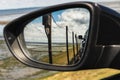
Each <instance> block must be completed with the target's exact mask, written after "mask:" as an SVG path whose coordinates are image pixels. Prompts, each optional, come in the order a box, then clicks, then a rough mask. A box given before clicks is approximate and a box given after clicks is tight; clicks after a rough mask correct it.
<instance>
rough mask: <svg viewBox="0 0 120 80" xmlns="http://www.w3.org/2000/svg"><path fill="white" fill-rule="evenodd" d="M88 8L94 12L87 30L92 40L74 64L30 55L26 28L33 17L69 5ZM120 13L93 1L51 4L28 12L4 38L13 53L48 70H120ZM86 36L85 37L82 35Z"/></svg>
mask: <svg viewBox="0 0 120 80" xmlns="http://www.w3.org/2000/svg"><path fill="white" fill-rule="evenodd" d="M76 7H81V8H86V9H88V10H89V11H90V28H89V30H88V32H87V34H88V39H87V41H86V44H85V48H84V49H83V53H84V55H82V58H81V59H80V60H79V61H78V62H77V63H76V64H74V65H70V66H69V65H68V66H56V65H52V64H44V63H39V62H37V61H34V60H33V59H31V58H30V57H29V56H27V55H26V52H27V50H26V48H25V42H24V38H23V36H24V35H23V30H24V27H25V25H26V24H27V23H29V22H30V21H31V20H33V19H35V18H37V17H39V16H41V15H44V14H47V13H50V12H53V11H57V10H62V9H67V8H76ZM119 34H120V14H119V13H117V12H115V11H113V10H111V9H109V8H106V7H103V6H101V5H99V4H97V3H91V2H72V3H65V4H60V5H55V6H51V7H47V8H44V9H40V10H37V11H35V12H32V13H29V14H27V15H24V16H22V17H20V18H18V19H16V20H14V21H12V22H11V23H9V24H8V25H7V26H6V27H5V29H4V37H5V41H6V43H7V46H8V48H9V49H10V51H11V53H12V54H13V55H14V56H15V57H16V58H17V59H18V60H19V61H20V62H22V63H24V64H26V65H28V66H31V67H35V68H39V69H47V70H59V71H73V70H80V69H94V68H103V67H104V68H106V67H109V68H117V69H120V59H119V57H120V38H119ZM79 37H80V38H82V36H79Z"/></svg>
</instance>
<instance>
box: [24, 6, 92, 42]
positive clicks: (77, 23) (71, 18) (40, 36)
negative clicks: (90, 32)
mask: <svg viewBox="0 0 120 80" xmlns="http://www.w3.org/2000/svg"><path fill="white" fill-rule="evenodd" d="M53 17H54V15H53ZM39 18H40V17H39ZM54 18H55V17H54ZM55 20H56V19H55ZM89 20H90V14H89V11H88V10H86V9H83V8H73V9H67V10H64V11H63V12H62V13H61V14H58V21H56V23H55V22H54V20H52V41H53V42H65V41H66V26H68V30H69V31H68V32H69V41H70V42H71V41H72V32H74V33H75V34H77V35H83V36H84V34H85V32H86V31H87V29H88V28H89ZM33 22H34V21H33ZM58 25H59V26H58ZM25 39H26V40H27V41H36V42H37V41H39V42H47V36H46V34H45V30H44V26H43V25H42V23H40V22H39V23H32V22H31V23H29V24H28V25H27V27H26V28H25Z"/></svg>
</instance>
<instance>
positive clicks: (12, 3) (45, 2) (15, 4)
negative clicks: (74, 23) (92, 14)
mask: <svg viewBox="0 0 120 80" xmlns="http://www.w3.org/2000/svg"><path fill="white" fill-rule="evenodd" d="M73 1H92V2H103V1H107V2H108V1H119V0H1V1H0V9H11V8H12V9H14V8H25V7H41V6H50V5H54V4H60V3H65V2H73Z"/></svg>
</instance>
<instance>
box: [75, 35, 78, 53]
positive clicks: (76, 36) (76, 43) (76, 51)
mask: <svg viewBox="0 0 120 80" xmlns="http://www.w3.org/2000/svg"><path fill="white" fill-rule="evenodd" d="M75 40H76V52H77V54H78V40H77V34H75Z"/></svg>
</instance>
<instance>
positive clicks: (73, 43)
mask: <svg viewBox="0 0 120 80" xmlns="http://www.w3.org/2000/svg"><path fill="white" fill-rule="evenodd" d="M72 38H73V56H74V58H75V45H74V44H75V42H74V32H72Z"/></svg>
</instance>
